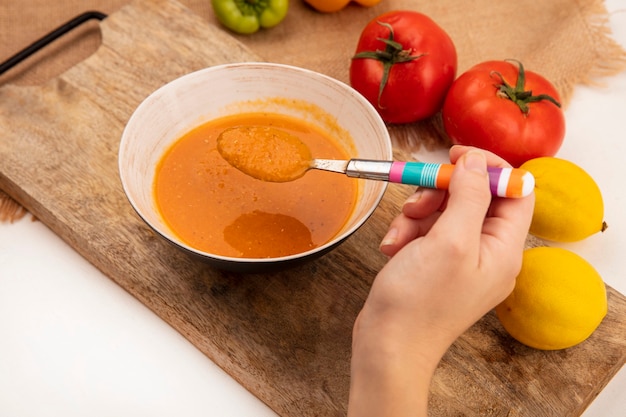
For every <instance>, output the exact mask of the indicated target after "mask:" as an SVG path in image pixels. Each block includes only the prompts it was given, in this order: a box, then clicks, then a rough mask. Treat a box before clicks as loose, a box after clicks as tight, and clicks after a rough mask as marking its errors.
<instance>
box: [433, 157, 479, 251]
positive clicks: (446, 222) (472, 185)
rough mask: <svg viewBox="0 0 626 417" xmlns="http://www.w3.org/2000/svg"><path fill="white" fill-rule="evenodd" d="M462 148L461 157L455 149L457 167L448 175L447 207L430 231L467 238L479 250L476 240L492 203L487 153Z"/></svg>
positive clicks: (459, 239) (458, 238) (434, 233)
mask: <svg viewBox="0 0 626 417" xmlns="http://www.w3.org/2000/svg"><path fill="white" fill-rule="evenodd" d="M465 150H466V152H465V153H462V155H460V156H459V155H457V154H456V152H459V150H455V151H454V152H455V155H454V157H455V158H457V159H456V167H455V169H454V171H453V173H452V177H451V178H450V186H449V198H448V202H447V206H446V210H445V211H444V212H443V214H442V215H441V217H440V219H439V221H438V222H437V224H435V225H434V226H433V228H432V230H431V233H433V235H435V236H436V235H439V236H443V237H445V238H446V239H447V238H449V237H453V238H454V240H456V241H457V242H462V241H463V240H470V241H469V242H467V243H468V245H472V246H471V247H475V248H476V250H478V240H479V239H480V235H481V232H482V228H483V222H484V220H485V215H486V214H487V210H488V208H489V205H490V203H491V192H490V190H489V176H488V174H487V155H486V154H485V153H483V152H482V151H478V150H475V149H469V150H467V149H461V151H465ZM451 159H452V158H451ZM460 244H461V243H460Z"/></svg>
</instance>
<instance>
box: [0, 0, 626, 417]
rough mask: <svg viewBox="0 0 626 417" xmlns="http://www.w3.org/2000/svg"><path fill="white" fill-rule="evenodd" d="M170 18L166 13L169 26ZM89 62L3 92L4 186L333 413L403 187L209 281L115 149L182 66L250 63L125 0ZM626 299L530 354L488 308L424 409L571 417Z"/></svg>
mask: <svg viewBox="0 0 626 417" xmlns="http://www.w3.org/2000/svg"><path fill="white" fill-rule="evenodd" d="M174 17H175V18H174ZM101 30H102V35H103V43H102V46H101V47H100V48H99V49H98V51H97V52H96V54H94V55H92V56H91V57H89V58H88V59H87V60H85V61H84V62H82V63H80V64H79V65H77V66H75V67H73V68H72V69H70V70H69V71H67V72H66V73H64V74H62V75H61V76H59V77H57V78H55V79H53V80H51V81H50V82H48V83H46V84H44V85H42V86H36V87H16V86H13V85H5V86H2V87H0V130H1V132H2V137H3V139H2V141H0V188H2V189H3V190H4V191H6V192H7V193H8V194H10V195H11V196H12V197H13V198H15V199H16V200H17V201H19V202H20V203H21V204H23V205H24V206H25V207H27V208H28V209H29V210H30V211H31V212H32V213H33V214H34V215H36V216H37V217H38V218H39V219H41V221H43V222H44V223H45V224H46V225H48V226H49V227H50V228H51V229H52V230H53V231H55V232H56V233H57V234H58V235H60V236H61V237H62V238H63V239H65V240H66V241H67V242H69V244H71V245H72V246H73V247H74V248H75V249H76V250H77V251H78V252H80V253H81V254H82V255H83V256H84V257H85V258H87V259H88V260H89V261H90V262H92V263H93V264H94V265H96V266H97V267H98V268H99V269H100V270H102V271H103V272H104V273H105V274H106V275H108V276H109V277H111V279H113V280H114V281H115V282H117V283H118V284H119V285H120V286H121V287H123V288H125V289H126V290H127V291H128V292H130V293H131V294H132V295H134V296H135V297H136V298H137V299H139V300H140V301H141V302H142V303H144V304H145V305H147V306H148V307H149V308H151V309H152V310H153V311H154V312H155V313H156V314H157V315H158V316H160V317H161V318H163V319H164V320H165V321H166V322H168V323H169V324H170V325H171V326H173V327H174V328H175V329H177V330H178V331H179V332H180V333H181V334H183V335H184V336H185V337H186V338H188V339H189V340H190V341H191V342H192V343H193V344H194V345H195V346H197V347H198V349H200V350H201V351H202V352H204V353H205V354H206V355H207V356H209V357H210V358H211V359H212V360H214V361H215V362H216V363H217V364H218V365H219V366H221V367H222V368H223V369H225V370H226V372H228V373H229V374H230V375H232V376H233V377H234V378H235V379H237V380H238V381H239V382H240V383H241V384H243V385H244V386H245V387H246V388H247V389H249V390H250V391H251V392H252V393H254V394H255V395H256V396H258V397H259V398H260V399H261V400H263V401H264V402H266V403H267V404H268V405H269V406H270V407H272V408H273V409H274V410H275V411H276V412H277V413H278V414H280V415H283V416H290V417H291V416H293V417H296V416H297V417H302V416H316V417H321V416H342V415H345V411H346V405H347V396H348V384H349V360H350V342H351V339H350V338H351V330H352V325H353V322H354V319H355V317H356V315H357V314H358V311H359V310H360V308H361V306H362V304H363V302H364V300H365V298H366V296H367V293H368V290H369V286H370V284H371V282H372V280H373V278H374V276H375V274H376V272H377V271H378V270H379V269H380V268H381V267H382V265H383V264H384V262H385V257H384V256H382V255H381V254H380V253H379V251H378V247H377V246H378V242H379V241H380V239H381V237H382V236H383V234H384V233H385V231H386V228H387V225H388V223H389V221H391V219H392V218H393V217H394V216H395V215H396V213H397V212H398V209H399V207H400V205H401V204H402V201H403V200H404V199H405V198H406V197H407V196H408V194H409V193H411V192H412V189H411V187H406V186H401V185H391V186H390V187H389V189H388V191H387V193H386V195H385V198H384V200H383V202H382V203H381V205H380V207H379V208H378V209H377V210H376V212H375V213H374V215H373V216H372V218H371V219H370V220H369V221H368V222H367V223H366V224H365V225H364V226H363V227H362V228H361V229H360V230H359V231H358V232H357V233H356V234H355V235H354V236H352V237H351V238H350V239H348V240H347V241H346V242H345V243H344V244H342V245H341V246H340V247H339V248H338V249H337V250H335V251H333V252H332V253H330V254H328V255H326V256H324V257H323V258H321V259H319V260H317V261H314V262H311V263H308V264H305V265H302V266H299V267H297V268H294V269H290V270H287V271H283V272H280V273H273V274H262V275H261V274H258V275H237V274H232V273H225V272H220V271H217V270H214V269H212V268H211V267H209V266H207V265H205V264H203V263H201V262H199V261H197V260H195V259H194V258H191V257H189V256H188V255H186V254H184V253H182V252H179V251H178V250H176V249H175V248H173V247H172V246H170V245H169V244H167V243H165V242H164V241H162V240H161V239H160V238H158V237H157V236H156V235H155V234H154V233H153V232H152V231H151V230H150V229H149V228H148V227H147V226H146V225H145V224H144V223H143V222H142V221H141V220H140V219H139V217H138V216H137V215H136V214H135V213H134V211H133V210H132V208H131V207H130V204H128V202H127V200H126V198H125V196H124V193H123V191H122V187H121V184H120V181H119V177H118V171H117V150H118V144H119V140H120V137H121V134H122V130H123V128H124V125H125V123H126V121H127V120H128V118H129V117H130V115H131V114H132V112H133V110H134V109H135V107H136V106H137V105H138V104H139V103H140V102H141V100H143V98H145V97H146V96H147V95H149V94H150V93H151V92H152V91H153V90H155V89H156V88H158V87H159V86H160V85H162V84H164V83H166V82H168V81H170V80H172V79H174V78H176V77H178V76H180V75H183V74H184V73H187V72H190V71H193V70H196V69H200V68H204V67H206V66H210V65H216V64H220V63H225V62H237V61H251V60H258V59H259V58H258V57H256V56H255V55H254V54H253V53H251V52H250V50H248V49H247V48H246V47H244V46H242V45H241V44H240V43H238V42H237V41H235V40H233V39H232V38H231V37H230V36H228V35H226V34H224V33H223V32H222V31H221V30H219V29H217V28H215V27H214V26H211V25H209V24H207V23H206V22H204V21H202V20H201V19H198V18H197V17H196V16H195V15H194V14H192V13H191V12H189V11H188V10H187V9H185V8H183V7H182V6H180V5H179V4H178V3H175V2H173V1H166V0H157V1H148V0H137V1H134V2H133V3H131V4H130V5H129V6H126V7H124V8H122V9H121V10H120V11H118V12H116V13H115V14H113V15H111V16H109V18H107V19H106V20H105V21H104V22H103V23H102V24H101ZM625 334H626V299H625V298H624V296H623V295H621V294H619V293H617V292H616V291H614V290H613V289H611V288H609V314H608V316H607V317H606V319H605V320H604V321H603V323H602V324H601V326H600V327H599V329H598V330H597V331H596V332H595V333H594V334H593V335H592V337H591V338H590V339H588V340H587V341H586V342H584V343H583V344H581V345H579V346H576V347H574V348H571V349H568V350H564V351H557V352H541V351H537V350H533V349H529V348H526V347H524V346H522V345H520V344H519V343H517V342H515V341H513V340H512V339H511V338H510V337H509V336H507V334H506V332H505V331H504V329H503V328H502V327H501V326H500V325H499V323H498V321H497V319H496V318H495V316H494V315H493V314H488V315H487V316H485V317H484V318H483V319H482V320H481V321H479V322H478V323H477V324H476V325H475V326H473V327H472V328H471V329H470V330H468V331H467V332H466V333H465V334H464V335H463V336H462V337H461V338H460V339H459V340H458V341H457V342H456V343H455V344H454V345H453V346H452V348H451V349H450V350H449V352H448V353H447V354H446V355H445V357H444V358H443V360H442V362H441V365H440V366H439V368H438V370H437V373H436V375H435V379H434V381H433V387H432V392H431V405H432V412H431V415H432V416H503V417H504V416H509V417H512V416H565V417H567V416H578V415H580V414H581V413H582V411H583V410H584V409H585V407H586V406H587V405H588V404H589V402H590V401H591V400H592V399H593V398H594V397H595V396H596V395H597V394H598V392H599V391H600V390H601V389H602V388H603V387H604V386H605V385H606V383H607V382H608V381H609V379H610V378H611V377H612V376H613V375H614V374H615V373H616V372H617V371H618V370H619V368H620V367H621V366H622V365H623V364H624V362H625V361H626V339H625V337H624V335H625Z"/></svg>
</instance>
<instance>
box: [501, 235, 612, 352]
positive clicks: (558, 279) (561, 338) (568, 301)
mask: <svg viewBox="0 0 626 417" xmlns="http://www.w3.org/2000/svg"><path fill="white" fill-rule="evenodd" d="M607 309H608V304H607V297H606V287H605V285H604V282H603V280H602V278H601V277H600V275H599V274H598V272H597V271H596V270H595V269H594V268H593V266H591V265H590V264H589V263H588V262H587V261H586V260H585V259H583V258H582V257H580V256H578V255H577V254H575V253H574V252H571V251H569V250H567V249H562V248H554V247H538V248H532V249H527V250H525V251H524V257H523V262H522V270H521V272H520V274H519V276H518V277H517V281H516V284H515V289H514V290H513V292H512V293H511V294H510V295H509V296H508V297H507V298H506V299H505V300H504V301H503V302H502V303H500V304H499V305H498V306H497V307H496V315H497V317H498V319H499V320H500V322H501V323H502V325H503V326H504V328H505V329H506V331H507V332H508V333H509V334H510V335H511V336H512V337H513V338H514V339H516V340H517V341H519V342H521V343H523V344H525V345H527V346H530V347H533V348H536V349H542V350H556V349H565V348H568V347H571V346H574V345H576V344H578V343H580V342H582V341H584V340H585V339H587V338H588V337H589V336H590V335H591V334H592V333H593V332H594V331H595V329H596V328H597V327H598V326H599V325H600V322H601V321H602V319H603V318H604V316H605V315H606V313H607Z"/></svg>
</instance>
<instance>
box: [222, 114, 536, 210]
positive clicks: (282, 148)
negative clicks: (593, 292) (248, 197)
mask: <svg viewBox="0 0 626 417" xmlns="http://www.w3.org/2000/svg"><path fill="white" fill-rule="evenodd" d="M217 150H218V152H219V153H220V155H222V157H223V158H224V159H225V160H226V162H228V163H229V164H230V165H232V166H233V167H235V168H237V169H238V170H240V171H241V172H243V173H244V174H247V175H249V176H251V177H253V178H256V179H259V180H262V181H269V182H289V181H294V180H296V179H298V178H301V177H302V176H304V174H306V172H307V171H309V170H311V169H318V170H324V171H330V172H337V173H341V174H345V175H347V176H349V177H355V178H365V179H372V180H380V181H389V182H396V183H402V184H411V185H417V186H422V187H428V188H438V189H447V188H448V185H449V183H450V177H451V175H452V172H453V170H454V165H452V164H436V163H427V162H398V161H378V160H370V159H350V160H336V159H317V158H313V156H312V154H311V151H310V149H309V148H308V147H307V145H306V144H304V143H303V142H302V141H301V140H300V139H299V138H298V137H297V136H296V135H294V134H292V133H289V132H287V131H285V130H282V129H279V128H276V127H273V126H251V125H245V126H234V127H231V128H228V129H225V130H224V131H223V132H222V133H221V134H220V135H219V136H218V138H217ZM488 171H489V181H490V189H491V192H492V194H493V195H494V196H498V197H509V198H520V197H525V196H527V195H529V194H530V193H531V192H532V191H533V190H534V187H535V180H534V177H533V176H532V174H531V173H530V172H528V171H526V170H523V169H519V168H498V167H489V168H488Z"/></svg>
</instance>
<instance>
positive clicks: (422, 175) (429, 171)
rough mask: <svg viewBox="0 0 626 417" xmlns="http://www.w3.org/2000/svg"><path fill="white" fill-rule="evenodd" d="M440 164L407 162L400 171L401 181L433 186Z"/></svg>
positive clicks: (435, 182)
mask: <svg viewBox="0 0 626 417" xmlns="http://www.w3.org/2000/svg"><path fill="white" fill-rule="evenodd" d="M440 166H441V165H440V164H434V163H427V162H407V163H406V165H405V166H404V171H403V172H402V183H403V184H411V185H419V186H422V187H428V188H435V186H436V184H437V174H438V173H439V167H440Z"/></svg>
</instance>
